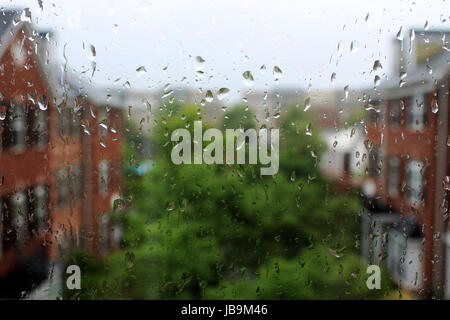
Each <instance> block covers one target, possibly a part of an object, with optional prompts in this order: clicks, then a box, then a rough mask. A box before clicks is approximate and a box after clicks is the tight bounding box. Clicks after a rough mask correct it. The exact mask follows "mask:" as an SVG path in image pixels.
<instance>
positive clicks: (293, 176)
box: [291, 170, 296, 182]
mask: <svg viewBox="0 0 450 320" xmlns="http://www.w3.org/2000/svg"><path fill="white" fill-rule="evenodd" d="M295 178H296V174H295V170H294V171H292V173H291V181H292V182H294V181H295Z"/></svg>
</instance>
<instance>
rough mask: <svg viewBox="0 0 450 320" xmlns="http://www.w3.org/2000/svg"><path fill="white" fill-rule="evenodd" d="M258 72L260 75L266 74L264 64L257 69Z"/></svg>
mask: <svg viewBox="0 0 450 320" xmlns="http://www.w3.org/2000/svg"><path fill="white" fill-rule="evenodd" d="M259 72H260V73H261V74H266V65H265V64H263V65H262V66H261V67H259Z"/></svg>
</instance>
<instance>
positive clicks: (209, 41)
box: [1, 0, 450, 94]
mask: <svg viewBox="0 0 450 320" xmlns="http://www.w3.org/2000/svg"><path fill="white" fill-rule="evenodd" d="M42 3H43V10H42V11H41V9H40V7H39V4H38V1H37V0H35V1H1V4H2V5H3V7H8V6H11V5H13V6H22V7H29V8H30V9H31V10H32V13H33V22H34V24H35V25H37V26H39V27H42V28H51V29H53V30H54V31H56V33H57V37H58V45H59V48H60V49H61V50H62V48H63V47H64V45H66V56H67V58H68V63H69V65H70V66H71V67H72V68H73V69H74V70H75V71H76V72H78V73H81V72H82V71H86V70H89V72H87V73H86V77H87V74H90V73H91V72H90V70H91V61H92V60H94V61H95V62H96V64H97V71H96V73H95V74H94V77H93V79H92V81H94V82H96V83H99V84H103V85H107V86H121V85H123V84H124V83H125V82H126V81H129V83H130V84H131V88H137V89H155V88H159V87H161V86H163V85H164V84H166V83H171V84H172V85H173V86H176V85H177V84H185V85H189V86H193V87H197V88H206V87H212V88H221V87H228V88H230V89H231V90H232V92H233V93H235V94H236V93H237V92H238V90H239V89H240V88H244V89H245V90H248V89H249V87H247V86H245V85H244V82H243V78H242V73H243V72H244V71H246V70H250V71H251V72H252V74H253V76H254V79H255V81H254V84H253V86H252V88H265V87H267V88H271V87H274V86H289V87H297V88H307V87H308V86H309V85H310V86H311V88H312V90H317V89H333V88H335V89H338V90H343V87H344V86H346V85H349V86H350V89H352V88H353V89H356V88H360V87H365V86H372V85H373V79H374V74H373V72H372V73H371V70H372V66H373V63H374V61H375V60H380V62H381V63H382V65H383V73H385V76H390V75H391V74H392V73H391V69H392V68H391V67H392V59H393V56H392V46H391V45H392V41H393V39H394V37H395V35H396V33H397V32H398V31H399V29H400V27H402V29H403V35H404V36H405V37H407V36H408V34H407V30H408V28H410V27H419V28H423V26H424V25H425V23H426V21H428V26H429V28H430V29H436V30H442V29H447V30H448V29H450V25H449V24H450V22H449V20H450V18H449V16H450V5H449V3H448V1H445V0H433V1H429V0H428V1H427V0H423V1H421V0H416V1H409V0H408V1H406V0H405V1H394V0H378V1H361V0H359V1H358V0H355V1H353V0H340V1H333V0H331V1H321V0H316V1H287V0H277V1H273V0H272V1H264V0H255V1H253V0H245V1H238V0H226V1H206V0H190V1H181V0H180V1H169V0H153V1H144V0H127V1H117V0H111V1H106V0H104V1H102V0H76V1H75V0H64V1H49V0H43V1H42ZM367 15H368V18H367V20H366V17H367ZM352 42H353V43H354V48H356V50H354V52H351V50H350V47H351V43H352ZM83 43H84V45H83ZM90 44H92V45H94V46H95V48H96V56H95V57H94V58H93V57H92V54H91V49H90ZM197 56H201V57H202V58H203V59H204V60H205V62H204V63H203V64H202V65H201V66H199V65H198V63H197V62H196V59H195V58H196V57H197ZM261 65H265V66H266V69H267V70H266V73H265V74H262V73H261V72H260V70H259V69H260V66H261ZM140 66H144V67H145V69H146V70H147V72H146V73H143V72H137V71H136V69H137V68H139V67H140ZM274 66H278V67H279V68H280V69H281V70H282V72H283V73H282V76H281V79H279V80H278V81H275V79H274V76H273V72H272V70H273V67H274ZM199 67H201V68H202V70H203V71H204V74H203V75H200V74H199V73H198V72H196V71H197V70H198V68H199ZM333 72H334V73H336V81H335V82H334V83H332V82H331V81H330V78H331V75H332V73H333ZM184 77H185V78H186V79H185V80H182V79H183V78H184ZM117 79H119V80H117Z"/></svg>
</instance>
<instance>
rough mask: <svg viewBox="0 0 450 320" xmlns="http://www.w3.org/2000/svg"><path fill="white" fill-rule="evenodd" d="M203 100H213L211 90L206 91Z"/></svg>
mask: <svg viewBox="0 0 450 320" xmlns="http://www.w3.org/2000/svg"><path fill="white" fill-rule="evenodd" d="M205 100H206V102H212V101H213V100H214V96H213V93H212V91H211V90H208V91H206V95H205Z"/></svg>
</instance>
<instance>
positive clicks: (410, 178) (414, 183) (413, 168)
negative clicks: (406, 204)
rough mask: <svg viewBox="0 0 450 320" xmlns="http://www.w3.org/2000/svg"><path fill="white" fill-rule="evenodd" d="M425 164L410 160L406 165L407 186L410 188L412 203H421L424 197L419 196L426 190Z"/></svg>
mask: <svg viewBox="0 0 450 320" xmlns="http://www.w3.org/2000/svg"><path fill="white" fill-rule="evenodd" d="M423 173H424V164H423V162H422V161H419V160H410V161H408V163H407V164H406V185H407V188H408V200H409V201H410V202H412V203H420V202H422V201H423V196H419V195H420V194H421V193H423V190H424V181H425V177H424V175H423Z"/></svg>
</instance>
